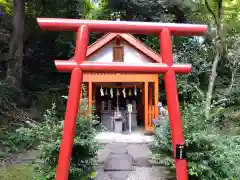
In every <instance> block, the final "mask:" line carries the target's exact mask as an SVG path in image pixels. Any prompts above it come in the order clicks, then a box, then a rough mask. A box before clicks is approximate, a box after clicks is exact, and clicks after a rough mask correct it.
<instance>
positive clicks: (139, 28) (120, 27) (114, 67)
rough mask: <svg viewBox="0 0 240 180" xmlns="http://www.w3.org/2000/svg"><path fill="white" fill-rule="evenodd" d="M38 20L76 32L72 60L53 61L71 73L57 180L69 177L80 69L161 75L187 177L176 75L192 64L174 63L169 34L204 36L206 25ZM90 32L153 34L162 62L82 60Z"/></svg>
mask: <svg viewBox="0 0 240 180" xmlns="http://www.w3.org/2000/svg"><path fill="white" fill-rule="evenodd" d="M37 21H38V23H39V25H40V27H41V28H42V29H43V30H53V31H60V30H61V31H75V32H77V40H76V47H75V55H74V60H71V61H66V60H65V61H64V60H63V61H59V60H56V61H55V64H56V67H57V69H58V70H59V71H62V72H71V73H72V74H71V80H70V88H69V94H68V101H67V107H66V114H65V120H64V128H63V135H62V141H61V145H60V152H59V158H58V166H57V172H56V180H67V179H68V175H69V167H70V160H71V156H72V145H73V140H74V135H75V128H76V118H77V113H78V107H79V99H80V94H81V85H82V79H83V72H105V73H110V72H115V73H162V74H164V81H165V89H166V95H167V105H168V111H169V120H170V128H171V133H172V145H173V151H174V160H175V167H176V177H177V179H178V180H187V179H188V172H187V161H186V159H185V158H184V137H183V130H182V123H181V115H180V111H179V102H178V92H177V87H176V74H181V73H182V74H186V73H189V72H190V70H191V64H173V56H172V40H171V34H173V35H184V36H189V35H203V34H204V33H205V32H206V30H207V26H206V25H193V24H172V23H164V24H163V23H145V22H127V21H99V20H79V19H56V18H38V19H37ZM90 32H117V33H133V34H137V33H138V34H156V35H158V36H159V38H160V50H161V56H162V60H163V63H162V64H156V63H155V64H154V63H149V64H145V65H137V64H130V65H129V64H123V63H90V62H84V60H85V59H86V52H87V47H88V37H89V33H90Z"/></svg>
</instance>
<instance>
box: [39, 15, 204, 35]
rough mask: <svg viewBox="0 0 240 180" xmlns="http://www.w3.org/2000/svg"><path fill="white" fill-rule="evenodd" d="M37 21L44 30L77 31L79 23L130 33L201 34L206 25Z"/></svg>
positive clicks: (63, 20)
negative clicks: (164, 30)
mask: <svg viewBox="0 0 240 180" xmlns="http://www.w3.org/2000/svg"><path fill="white" fill-rule="evenodd" d="M37 22H38V24H39V25H40V27H41V28H42V29H44V30H52V31H77V30H78V27H79V26H81V25H87V26H88V27H89V31H90V32H116V33H131V34H138V33H139V34H154V33H155V34H159V32H160V31H162V30H163V29H164V28H168V29H169V31H170V32H171V33H172V34H174V35H203V34H204V33H205V31H206V30H207V26H206V25H195V24H175V23H157V22H156V23H151V22H133V21H130V22H129V21H103V20H85V19H61V18H37Z"/></svg>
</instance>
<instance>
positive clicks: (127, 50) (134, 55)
mask: <svg viewBox="0 0 240 180" xmlns="http://www.w3.org/2000/svg"><path fill="white" fill-rule="evenodd" d="M114 45H115V41H112V42H111V43H109V44H107V45H106V46H105V47H103V48H102V49H100V50H99V51H97V52H96V53H94V54H93V55H91V56H90V57H89V58H88V59H87V60H88V61H95V62H105V63H109V62H112V60H113V49H112V48H113V46H114ZM121 45H123V46H124V63H133V64H137V63H138V64H139V63H141V64H143V63H148V62H151V61H150V59H149V58H148V57H146V56H145V55H143V54H141V53H140V52H139V51H138V50H136V49H135V48H133V47H132V46H131V45H129V44H128V43H127V42H125V41H123V40H122V41H121Z"/></svg>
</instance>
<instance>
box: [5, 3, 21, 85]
mask: <svg viewBox="0 0 240 180" xmlns="http://www.w3.org/2000/svg"><path fill="white" fill-rule="evenodd" d="M24 12H25V0H13V20H12V25H13V31H12V37H11V40H10V46H9V52H8V58H7V74H6V80H7V82H8V84H9V85H11V86H14V87H16V88H20V87H21V82H22V62H23V35H24V24H25V22H24V21H25V15H24Z"/></svg>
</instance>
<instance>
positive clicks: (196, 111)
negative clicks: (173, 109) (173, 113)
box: [152, 103, 240, 180]
mask: <svg viewBox="0 0 240 180" xmlns="http://www.w3.org/2000/svg"><path fill="white" fill-rule="evenodd" d="M203 114H204V113H203V107H202V103H196V104H190V105H188V106H187V107H185V109H184V110H183V112H182V120H183V127H184V136H185V144H186V146H187V147H188V150H187V152H188V154H187V161H188V169H189V175H190V176H191V178H195V179H201V180H209V179H212V180H219V179H225V180H236V179H239V178H240V153H239V150H238V149H239V146H240V137H239V136H230V135H220V134H218V133H216V129H215V128H214V126H213V125H212V121H213V120H212V119H211V120H206V118H205V117H204V116H203ZM213 118H216V116H213ZM157 131H159V132H160V133H157V134H158V135H157V140H156V143H155V145H154V146H153V147H152V150H153V152H154V154H155V155H154V157H153V162H155V163H157V164H163V165H166V166H168V167H170V168H172V169H174V161H173V158H172V156H173V154H172V147H171V138H170V133H169V132H170V128H169V121H168V120H165V122H164V124H163V125H162V126H161V127H160V129H158V130H157Z"/></svg>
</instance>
